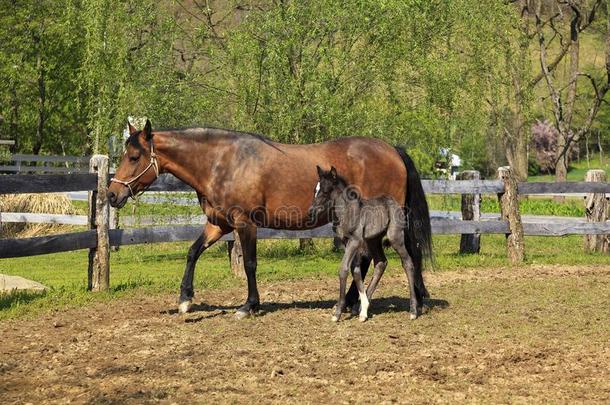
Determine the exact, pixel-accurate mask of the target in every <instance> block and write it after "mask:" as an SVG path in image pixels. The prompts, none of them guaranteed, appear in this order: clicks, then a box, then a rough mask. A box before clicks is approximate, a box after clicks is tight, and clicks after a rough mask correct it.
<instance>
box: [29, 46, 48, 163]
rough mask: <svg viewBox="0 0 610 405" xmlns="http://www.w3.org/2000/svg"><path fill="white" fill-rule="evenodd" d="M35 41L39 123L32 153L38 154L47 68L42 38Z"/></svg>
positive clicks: (42, 122)
mask: <svg viewBox="0 0 610 405" xmlns="http://www.w3.org/2000/svg"><path fill="white" fill-rule="evenodd" d="M34 41H35V43H36V44H37V47H38V55H37V56H36V69H37V71H38V125H37V126H36V139H35V141H34V145H33V146H32V153H33V154H34V155H38V154H39V153H40V149H41V148H42V139H43V132H44V123H45V119H46V116H45V100H46V86H45V70H44V65H43V61H42V50H41V49H40V48H41V44H40V38H38V37H36V36H35V38H34Z"/></svg>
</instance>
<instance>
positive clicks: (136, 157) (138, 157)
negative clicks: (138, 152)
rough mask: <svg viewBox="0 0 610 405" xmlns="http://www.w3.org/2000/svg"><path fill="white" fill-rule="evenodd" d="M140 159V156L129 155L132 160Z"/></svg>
mask: <svg viewBox="0 0 610 405" xmlns="http://www.w3.org/2000/svg"><path fill="white" fill-rule="evenodd" d="M138 159H140V156H129V160H130V161H132V162H135V161H137V160H138Z"/></svg>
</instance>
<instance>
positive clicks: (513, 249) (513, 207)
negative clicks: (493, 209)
mask: <svg viewBox="0 0 610 405" xmlns="http://www.w3.org/2000/svg"><path fill="white" fill-rule="evenodd" d="M498 178H499V179H500V180H502V181H503V182H504V193H501V194H498V199H499V200H500V211H501V216H502V219H504V220H507V221H508V230H509V232H510V233H508V234H506V248H507V253H508V259H509V260H510V262H511V263H513V264H518V263H521V262H523V259H524V251H525V246H524V241H523V224H522V223H521V214H520V213H519V195H518V194H517V178H516V177H515V175H514V173H513V171H512V169H511V168H510V167H509V166H504V167H500V168H499V169H498Z"/></svg>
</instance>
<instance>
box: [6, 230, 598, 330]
mask: <svg viewBox="0 0 610 405" xmlns="http://www.w3.org/2000/svg"><path fill="white" fill-rule="evenodd" d="M525 244H526V254H527V263H526V265H527V264H571V265H577V264H599V265H602V264H604V265H607V264H608V258H607V256H604V255H601V254H585V253H584V252H583V250H582V237H581V236H568V237H553V238H545V237H526V239H525ZM188 246H189V243H187V242H181V243H161V244H154V245H138V246H124V247H122V248H121V249H120V250H119V251H118V252H112V253H111V290H110V291H109V292H106V293H96V294H93V293H89V292H87V291H86V285H87V251H85V250H83V251H76V252H66V253H57V254H52V255H45V256H33V257H24V258H15V259H2V260H0V272H2V273H3V274H10V275H19V276H23V277H26V278H29V279H32V280H35V281H38V282H41V283H43V284H44V285H46V286H48V287H49V288H50V289H49V291H48V292H47V293H45V294H42V295H31V294H18V295H13V296H4V297H2V298H0V319H3V318H5V319H6V318H14V317H21V316H27V315H33V314H36V313H39V312H40V311H45V310H61V309H62V308H66V307H73V306H79V305H85V304H87V303H90V302H92V301H100V300H108V299H114V298H117V297H121V296H125V295H129V294H135V293H138V292H142V291H146V292H147V293H151V294H154V293H168V292H169V293H175V294H176V297H177V295H178V291H179V288H180V282H181V278H182V274H183V272H184V266H185V261H186V252H187V250H188ZM434 248H435V254H436V256H435V261H434V269H433V270H432V271H460V270H462V269H466V268H492V267H504V266H509V265H508V262H507V260H506V245H505V240H504V236H502V235H484V236H483V237H482V243H481V253H480V254H478V255H460V254H459V253H458V249H459V235H455V236H453V235H452V236H436V237H435V238H434ZM387 253H388V258H389V260H390V263H389V267H390V270H389V271H399V272H401V271H402V270H401V269H400V264H399V260H398V257H397V256H396V254H395V253H394V252H393V251H391V250H388V252H387ZM258 257H259V260H258V273H257V275H258V280H259V282H260V283H265V282H267V281H272V280H286V279H306V278H310V277H316V278H318V277H328V278H329V282H330V279H334V277H336V274H337V267H338V264H339V261H340V259H341V252H335V251H333V250H332V242H331V240H329V239H317V240H315V245H314V248H313V249H311V250H308V251H305V252H302V251H300V250H299V247H298V241H297V240H284V241H271V240H265V241H259V247H258ZM241 283H244V281H243V280H240V279H238V278H237V277H235V276H234V275H233V274H232V272H231V270H230V268H229V263H228V255H227V250H226V245H225V244H224V243H219V244H218V245H217V246H214V247H212V248H210V249H209V250H208V251H206V252H205V253H204V254H203V256H202V257H201V259H200V260H199V263H198V265H197V270H196V275H195V287H196V289H198V290H205V289H214V288H227V287H230V286H236V285H240V284H241ZM244 297H245V289H244Z"/></svg>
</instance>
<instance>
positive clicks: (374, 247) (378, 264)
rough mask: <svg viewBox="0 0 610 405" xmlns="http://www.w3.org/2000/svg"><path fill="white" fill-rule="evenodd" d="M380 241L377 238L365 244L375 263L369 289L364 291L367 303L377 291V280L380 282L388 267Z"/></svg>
mask: <svg viewBox="0 0 610 405" xmlns="http://www.w3.org/2000/svg"><path fill="white" fill-rule="evenodd" d="M382 240H383V239H382V238H379V239H374V240H372V241H370V242H369V243H367V245H368V249H369V252H371V255H372V256H373V260H374V262H375V272H374V273H373V278H372V279H371V283H370V284H369V287H368V289H367V290H366V296H367V298H368V299H369V301H370V300H371V298H372V297H373V293H374V292H375V290H376V289H377V285H378V284H379V280H381V277H382V276H383V272H384V271H385V269H386V267H387V265H388V259H387V258H386V257H385V253H384V252H383V246H382Z"/></svg>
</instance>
